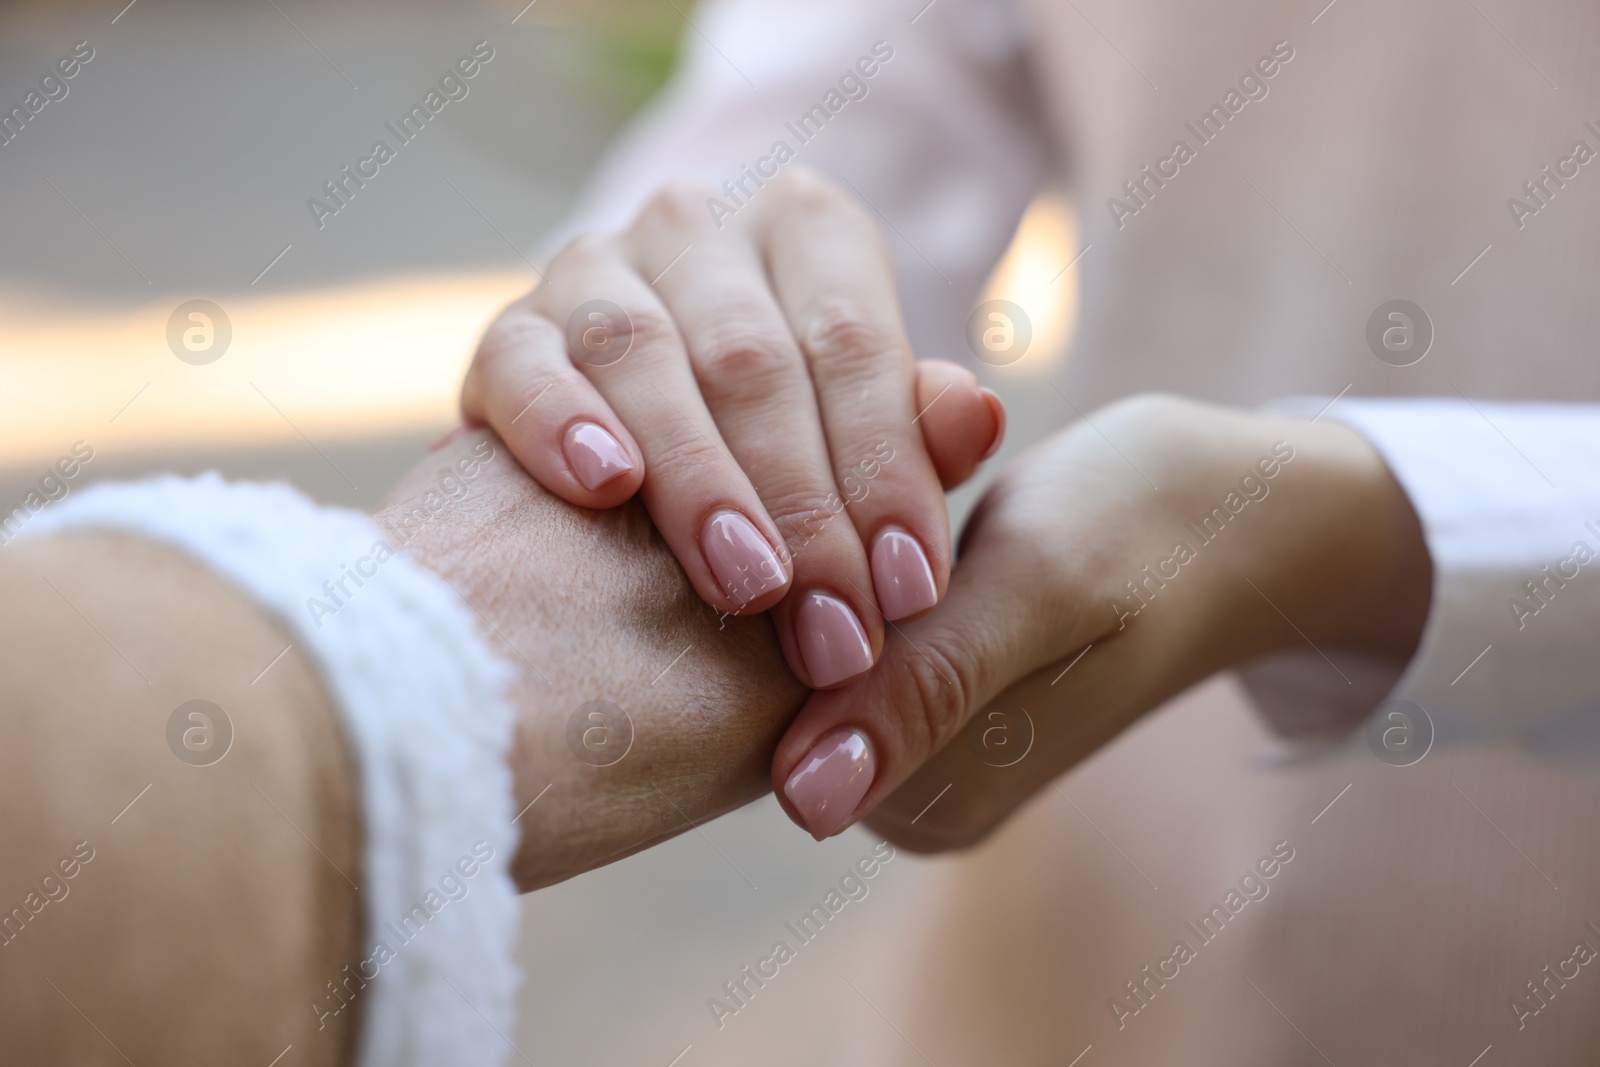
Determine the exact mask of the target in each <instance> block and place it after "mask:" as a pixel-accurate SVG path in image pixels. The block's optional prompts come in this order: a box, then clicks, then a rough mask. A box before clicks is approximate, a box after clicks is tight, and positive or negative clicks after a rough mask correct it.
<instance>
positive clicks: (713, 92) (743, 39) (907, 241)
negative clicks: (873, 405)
mask: <svg viewBox="0 0 1600 1067" xmlns="http://www.w3.org/2000/svg"><path fill="white" fill-rule="evenodd" d="M1015 6H1016V5H1014V4H1013V3H1011V2H1007V0H998V2H997V0H935V2H934V3H932V4H929V3H928V2H927V0H904V2H902V0H712V2H709V3H705V4H701V5H699V6H697V7H696V8H694V9H693V10H692V11H691V12H690V19H691V25H690V26H689V27H688V28H686V30H685V38H684V49H685V52H684V58H683V60H682V63H681V66H680V69H679V70H678V71H677V73H676V74H675V75H674V77H673V78H672V80H671V82H670V83H669V84H668V86H667V87H666V89H665V90H663V92H662V93H661V94H660V96H659V97H658V98H657V99H656V100H655V101H653V102H652V103H651V104H650V105H649V106H648V107H647V108H646V109H645V110H644V111H643V112H642V113H641V114H640V116H639V117H638V118H637V119H636V120H635V121H634V122H633V123H632V125H631V126H630V127H629V128H628V129H627V130H626V131H625V132H624V133H623V134H622V136H621V137H620V138H618V140H617V142H616V143H615V144H614V145H613V146H612V148H611V150H610V151H609V153H608V154H607V156H606V157H605V159H604V160H603V162H602V164H601V165H600V167H599V168H598V170H597V171H596V172H595V174H594V175H593V176H592V177H591V179H590V181H589V182H588V184H587V185H586V187H585V191H584V194H583V196H582V198H581V200H580V202H579V203H578V205H577V208H576V210H575V211H574V212H573V214H572V215H571V217H570V218H569V219H568V220H567V221H566V222H565V223H564V224H563V225H562V226H561V227H560V228H559V229H557V230H556V231H555V232H553V233H552V234H550V235H548V236H547V238H546V239H545V240H544V241H543V242H541V245H540V247H539V249H538V250H537V251H538V253H539V255H540V256H542V257H544V258H548V257H549V256H551V255H552V254H553V253H554V252H555V251H557V250H559V248H560V247H561V246H562V245H564V244H565V243H566V242H567V241H568V240H570V239H571V238H572V237H573V236H576V235H577V234H579V233H584V232H612V231H616V230H619V229H621V228H623V227H625V226H626V225H627V224H628V222H629V221H630V220H632V218H633V217H634V216H635V215H636V214H637V212H638V210H639V208H640V207H641V206H642V205H643V204H644V202H645V201H646V200H647V199H648V197H649V196H650V194H651V193H652V192H654V191H655V190H657V189H658V188H660V187H661V186H662V184H663V183H665V182H667V181H670V180H673V179H679V178H686V179H693V180H698V181H702V182H704V183H705V184H707V185H709V186H711V187H712V189H713V190H717V191H722V190H723V187H724V183H738V182H739V181H740V179H741V178H744V177H745V174H746V170H745V168H749V169H750V172H752V173H753V172H754V171H755V169H756V165H757V164H758V163H759V162H760V161H761V160H762V159H763V158H766V159H768V160H772V161H773V162H769V163H768V164H766V167H765V169H766V170H767V171H768V172H769V173H773V172H774V169H775V168H774V164H775V162H776V160H775V157H776V156H778V155H787V156H789V157H790V158H789V159H788V161H787V162H785V163H784V164H783V166H785V167H788V166H806V167H810V168H813V169H815V170H818V171H821V172H823V173H825V174H827V175H828V176H830V177H832V178H834V179H835V180H836V181H838V182H839V183H840V184H841V185H843V186H844V188H845V189H846V190H847V191H849V192H852V194H853V195H855V196H856V197H857V198H858V199H860V200H861V201H862V202H863V203H865V204H866V205H867V206H868V207H869V209H870V210H871V211H872V212H873V213H874V214H875V216H876V217H877V218H878V220H879V222H880V224H881V225H882V226H883V229H884V232H885V233H886V234H887V235H888V237H889V239H890V241H891V244H892V245H893V247H894V248H895V254H896V259H897V262H898V265H899V274H900V283H901V294H902V299H903V302H904V304H905V309H906V319H907V321H908V325H909V327H910V330H911V340H912V344H913V348H914V349H915V350H916V351H917V352H918V354H919V355H927V354H946V355H950V354H953V353H951V351H950V349H951V344H952V341H953V343H954V344H956V345H959V344H960V343H961V340H960V339H961V338H962V337H963V336H964V329H965V319H966V314H967V312H968V311H970V310H971V307H972V305H973V303H974V302H975V300H976V297H977V295H978V293H979V291H980V289H981V287H982V285H983V282H984V280H985V278H986V277H987V275H988V272H989V270H990V268H991V267H992V266H993V264H994V263H995V261H996V260H997V259H998V258H999V257H1000V254H1001V253H1002V252H1003V251H1004V249H1005V246H1006V244H1007V242H1008V241H1009V239H1010V236H1011V234H1012V232H1013V230H1014V229H1015V227H1016V224H1017V221H1018V219H1019V218H1020V217H1021V214H1022V211H1023V210H1024V208H1025V207H1026V206H1027V203H1028V200H1029V199H1030V197H1031V195H1032V194H1033V192H1034V191H1035V190H1036V188H1037V187H1038V185H1039V184H1040V181H1041V179H1042V176H1043V174H1044V173H1045V170H1046V167H1047V166H1048V164H1049V153H1050V148H1049V145H1050V138H1049V137H1048V136H1046V134H1045V132H1044V127H1043V123H1042V121H1041V118H1040V114H1039V105H1038V100H1037V96H1036V93H1035V89H1034V83H1033V80H1032V77H1031V75H1030V72H1029V64H1028V58H1027V55H1028V54H1027V47H1026V45H1027V29H1026V25H1025V23H1024V21H1023V18H1022V15H1021V14H1020V12H1019V11H1017V10H1016V9H1015ZM875 49H876V51H875ZM886 53H887V54H888V55H889V56H890V58H888V59H879V60H878V61H877V62H876V63H875V64H874V63H868V64H866V68H875V72H874V73H873V74H872V75H871V76H870V77H866V76H862V75H861V70H862V69H864V68H863V67H862V66H860V65H859V64H860V63H861V61H862V60H863V59H864V58H868V57H871V58H874V59H877V58H878V57H881V56H883V55H884V54H886ZM852 79H853V80H852ZM830 105H832V106H834V107H836V108H837V110H835V111H831V112H830V111H828V110H827V109H828V107H829V106H830ZM818 107H821V108H823V109H824V111H823V114H826V115H828V117H827V118H826V120H825V121H823V120H822V116H821V115H819V114H818V112H817V111H816V109H817V108H818ZM807 115H810V116H812V120H811V125H809V126H808V125H804V124H802V122H801V119H802V117H803V116H807ZM818 126H820V129H819V130H814V129H813V128H814V127H818ZM802 137H804V138H805V139H804V140H802ZM780 143H781V144H782V145H784V146H785V147H786V149H787V151H780V150H779V149H778V147H777V146H778V145H779V144H780ZM781 169H782V168H781V167H778V168H776V172H780V173H781ZM758 176H759V175H758ZM747 193H748V194H749V195H750V196H760V195H761V193H760V188H759V186H758V185H756V184H755V183H754V182H753V181H751V180H750V179H748V178H745V180H744V189H743V190H739V189H737V187H736V188H735V192H734V194H733V195H731V196H730V195H729V194H728V193H726V192H723V193H722V196H721V197H720V199H721V200H722V202H723V203H724V205H725V206H726V207H727V208H733V209H735V210H738V209H739V207H740V206H741V204H742V203H745V202H749V200H748V197H747V195H746V194H747ZM707 211H708V215H711V214H712V209H711V208H710V207H709V206H708V208H707ZM713 217H715V216H713ZM724 217H725V216H724ZM941 350H942V351H941Z"/></svg>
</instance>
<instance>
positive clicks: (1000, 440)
mask: <svg viewBox="0 0 1600 1067" xmlns="http://www.w3.org/2000/svg"><path fill="white" fill-rule="evenodd" d="M978 391H979V392H981V393H982V394H983V398H984V399H985V400H987V401H988V402H989V413H990V414H991V415H993V416H994V440H993V441H990V442H989V447H988V448H986V449H984V451H983V455H982V456H979V457H978V462H979V463H982V462H983V461H984V460H986V459H988V458H989V457H990V456H992V455H994V454H995V453H996V452H998V451H1000V446H1001V445H1003V444H1005V440H1006V406H1005V405H1004V404H1003V403H1001V402H1000V394H999V393H996V392H995V391H994V390H993V389H989V388H987V387H984V386H979V387H978Z"/></svg>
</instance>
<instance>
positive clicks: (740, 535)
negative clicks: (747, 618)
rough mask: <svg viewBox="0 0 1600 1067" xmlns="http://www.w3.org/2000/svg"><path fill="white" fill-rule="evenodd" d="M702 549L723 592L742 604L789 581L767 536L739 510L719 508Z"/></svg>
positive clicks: (704, 535)
mask: <svg viewBox="0 0 1600 1067" xmlns="http://www.w3.org/2000/svg"><path fill="white" fill-rule="evenodd" d="M700 548H701V551H703V552H704V553H705V554H706V563H707V564H709V565H710V567H711V573H712V574H713V575H715V576H716V579H717V581H718V582H720V583H722V589H723V592H725V593H727V594H728V599H730V600H732V601H733V602H734V603H735V604H737V605H739V606H740V607H743V606H744V605H746V604H748V603H750V601H752V600H755V599H756V598H757V597H761V596H764V595H766V594H767V593H770V592H772V591H773V590H774V589H782V588H783V587H784V585H785V584H786V583H787V582H788V581H789V576H788V574H787V573H786V572H785V571H784V569H783V563H782V562H781V561H779V559H778V555H777V553H775V552H773V551H772V546H771V545H770V544H768V543H767V539H766V538H765V537H762V536H761V531H760V530H757V529H756V526H755V523H753V522H751V521H750V520H749V519H747V518H745V517H744V516H743V515H741V514H739V513H738V512H737V511H719V512H717V513H716V514H715V515H713V516H711V518H709V519H707V520H706V525H705V529H703V530H702V531H701V532H700Z"/></svg>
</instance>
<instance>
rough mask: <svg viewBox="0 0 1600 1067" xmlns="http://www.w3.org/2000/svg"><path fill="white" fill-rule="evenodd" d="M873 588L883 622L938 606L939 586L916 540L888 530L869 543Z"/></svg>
mask: <svg viewBox="0 0 1600 1067" xmlns="http://www.w3.org/2000/svg"><path fill="white" fill-rule="evenodd" d="M872 588H873V590H874V591H875V592H876V593H877V594H878V610H879V611H881V612H883V617H884V618H886V619H895V620H899V619H905V618H909V617H910V616H912V615H916V614H917V613H919V612H923V611H927V610H928V609H929V608H931V607H933V606H934V605H935V604H937V603H938V602H939V585H938V583H937V582H935V581H934V580H933V568H932V567H930V566H928V557H927V555H926V554H924V553H923V551H922V546H921V545H919V544H917V539H916V538H915V537H912V536H911V535H910V534H908V533H906V532H905V531H904V530H902V529H900V528H899V527H898V526H888V527H885V528H884V529H883V531H882V532H881V533H879V534H878V539H877V540H876V541H874V542H873V543H872Z"/></svg>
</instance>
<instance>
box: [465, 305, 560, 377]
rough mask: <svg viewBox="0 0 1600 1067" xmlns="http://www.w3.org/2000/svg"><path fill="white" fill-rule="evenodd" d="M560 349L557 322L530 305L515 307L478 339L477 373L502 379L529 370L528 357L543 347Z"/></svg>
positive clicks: (497, 319)
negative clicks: (527, 365)
mask: <svg viewBox="0 0 1600 1067" xmlns="http://www.w3.org/2000/svg"><path fill="white" fill-rule="evenodd" d="M546 346H548V347H550V348H552V349H554V350H556V351H560V349H561V348H562V347H563V341H562V339H561V331H560V329H558V328H557V327H556V324H555V323H553V322H551V321H550V320H549V319H547V318H545V317H544V316H543V315H540V314H538V313H537V312H534V311H530V310H528V309H527V308H521V307H516V308H511V309H508V310H507V311H505V312H504V313H502V314H501V315H500V316H499V317H498V318H496V319H495V320H494V322H492V323H490V324H489V328H488V329H487V330H485V331H484V333H483V337H482V338H481V339H480V340H479V341H478V351H477V354H476V356H474V358H473V371H474V373H477V374H481V375H486V376H487V377H488V378H489V379H491V380H498V379H501V378H503V377H506V376H507V375H515V374H516V373H517V371H518V368H519V366H520V367H523V369H524V370H525V369H526V367H525V364H526V363H527V362H528V357H529V356H530V355H531V354H532V353H535V352H537V351H538V350H539V349H540V348H541V347H546Z"/></svg>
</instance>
